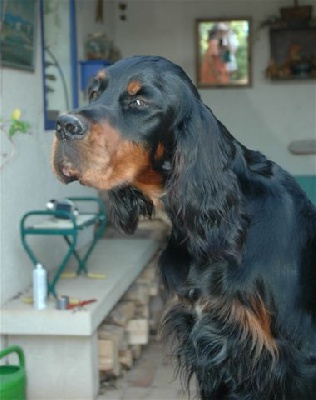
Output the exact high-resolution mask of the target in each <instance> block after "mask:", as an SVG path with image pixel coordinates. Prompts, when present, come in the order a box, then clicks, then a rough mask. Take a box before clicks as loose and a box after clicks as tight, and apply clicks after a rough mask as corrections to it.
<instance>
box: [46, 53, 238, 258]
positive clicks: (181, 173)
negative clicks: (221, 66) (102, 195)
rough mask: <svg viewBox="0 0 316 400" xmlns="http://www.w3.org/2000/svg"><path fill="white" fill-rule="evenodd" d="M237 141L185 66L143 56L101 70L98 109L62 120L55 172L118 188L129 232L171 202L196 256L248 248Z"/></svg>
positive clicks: (93, 99) (92, 97)
mask: <svg viewBox="0 0 316 400" xmlns="http://www.w3.org/2000/svg"><path fill="white" fill-rule="evenodd" d="M233 142H234V140H233V138H232V137H231V136H230V135H229V133H228V132H227V130H226V128H225V127H224V126H223V125H222V124H221V123H220V122H219V121H218V120H217V119H216V118H215V116H214V115H213V113H212V112H211V110H210V109H209V108H208V107H207V106H206V105H204V104H203V103H202V101H201V99H200V96H199V94H198V91H197V89H196V88H195V86H194V85H193V84H192V82H191V80H190V79H189V77H188V76H187V75H186V74H185V72H184V71H183V70H182V69H181V68H180V67H179V66H177V65H175V64H173V63H172V62H170V61H167V60H166V59H164V58H161V57H151V56H136V57H131V58H127V59H125V60H121V61H119V62H117V63H115V64H114V65H112V66H110V67H108V68H107V69H105V70H103V71H101V72H99V74H98V75H97V76H96V77H95V78H94V80H93V82H92V84H91V85H90V87H89V104H88V105H87V106H86V107H82V108H80V109H77V110H74V111H72V112H69V113H66V114H63V115H61V116H60V117H59V118H58V120H57V122H56V137H55V141H54V151H53V168H54V171H55V173H56V174H57V176H58V177H59V178H60V179H61V180H62V181H63V182H64V183H69V182H72V181H74V180H79V181H80V182H81V183H82V184H84V185H87V186H92V187H94V188H96V189H99V190H108V191H109V195H110V198H111V200H112V202H113V205H114V207H112V212H113V215H114V220H115V221H116V222H114V223H115V224H116V225H118V226H119V227H120V228H121V229H122V230H124V231H125V232H128V233H132V232H133V231H134V230H135V228H136V227H137V222H138V216H139V215H150V214H151V211H152V208H153V204H155V203H156V202H157V203H158V202H159V201H160V200H162V202H163V204H164V206H165V209H166V211H167V213H168V215H169V217H170V218H171V220H172V222H173V225H174V226H177V227H178V229H180V230H183V232H185V235H186V236H189V237H190V238H191V239H190V241H191V243H192V246H197V249H194V250H193V251H194V252H201V253H203V254H206V253H207V254H208V253H210V252H211V251H212V252H213V253H216V252H217V250H216V251H213V250H212V249H210V246H215V247H216V248H219V247H222V245H221V243H222V242H223V243H226V242H228V241H235V243H236V246H235V247H237V248H238V249H239V248H240V247H241V244H240V243H242V239H240V236H241V235H243V232H244V228H243V226H242V227H240V224H239V222H238V221H239V219H240V218H242V216H241V210H240V204H239V203H240V193H239V188H238V185H237V182H236V177H235V175H234V174H233V172H232V170H231V168H229V165H230V163H232V161H233V158H234V151H235V150H234V144H233ZM112 220H113V219H112ZM241 224H242V225H244V222H243V221H242V222H241ZM228 232H229V234H228ZM240 232H241V233H240ZM197 237H199V238H200V239H199V240H197V239H196V238H197ZM228 238H229V239H228ZM227 248H229V249H233V251H234V246H232V245H231V244H229V243H227ZM238 251H239V250H238ZM219 258H220V256H219Z"/></svg>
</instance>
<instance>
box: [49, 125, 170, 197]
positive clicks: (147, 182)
mask: <svg viewBox="0 0 316 400" xmlns="http://www.w3.org/2000/svg"><path fill="white" fill-rule="evenodd" d="M71 144H72V145H73V146H74V147H76V150H77V151H78V153H79V154H80V170H79V166H78V168H77V169H76V167H75V165H76V161H75V160H69V171H71V173H72V174H73V175H74V176H77V177H78V178H79V180H80V181H81V182H82V183H83V184H85V185H87V186H92V187H94V188H96V189H99V190H109V189H112V188H113V187H115V186H118V185H121V184H130V185H133V186H135V187H136V188H138V189H139V190H141V191H142V192H143V193H144V194H145V195H147V196H148V197H149V198H150V199H151V200H152V201H153V202H154V203H157V202H158V199H159V197H160V196H161V194H162V191H163V189H162V180H161V176H160V175H159V174H158V173H157V172H155V171H154V170H153V169H152V167H151V164H150V161H149V155H148V151H147V150H146V148H145V147H144V146H142V145H141V144H139V143H134V142H131V141H128V140H125V139H123V138H122V137H121V136H120V133H119V132H118V131H117V130H115V129H114V128H113V127H112V126H111V125H109V124H108V123H103V124H101V125H100V124H95V125H92V126H91V127H90V130H89V133H88V134H87V135H86V136H85V137H84V139H82V140H78V141H75V140H74V141H73V142H72V143H71ZM57 146H63V143H61V142H60V141H59V140H55V143H54V153H55V152H56V151H57ZM67 163H68V161H67ZM67 167H68V166H67ZM55 172H57V175H58V171H55Z"/></svg>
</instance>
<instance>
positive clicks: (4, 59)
mask: <svg viewBox="0 0 316 400" xmlns="http://www.w3.org/2000/svg"><path fill="white" fill-rule="evenodd" d="M36 1H37V0H23V1H21V0H10V1H4V0H0V21H1V27H0V28H1V35H0V65H2V66H4V67H10V68H16V69H21V70H26V71H34V68H35V35H36Z"/></svg>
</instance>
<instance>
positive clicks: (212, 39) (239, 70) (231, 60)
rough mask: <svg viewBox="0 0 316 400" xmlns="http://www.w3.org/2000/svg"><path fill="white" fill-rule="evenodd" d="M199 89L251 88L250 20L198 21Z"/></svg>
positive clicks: (197, 63)
mask: <svg viewBox="0 0 316 400" xmlns="http://www.w3.org/2000/svg"><path fill="white" fill-rule="evenodd" d="M195 30H196V80H197V82H196V84H197V87H198V88H202V89H203V88H206V89H207V88H232V87H233V88H246V87H250V86H251V44H250V42H251V19H250V18H249V17H245V18H221V19H198V20H196V27H195Z"/></svg>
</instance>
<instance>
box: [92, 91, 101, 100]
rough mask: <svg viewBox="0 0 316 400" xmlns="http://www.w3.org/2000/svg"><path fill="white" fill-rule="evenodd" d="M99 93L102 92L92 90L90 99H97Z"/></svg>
mask: <svg viewBox="0 0 316 400" xmlns="http://www.w3.org/2000/svg"><path fill="white" fill-rule="evenodd" d="M99 94H100V93H99V91H98V90H97V89H94V90H91V91H90V92H89V100H90V101H92V100H95V99H96V98H97V97H98V96H99Z"/></svg>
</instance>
